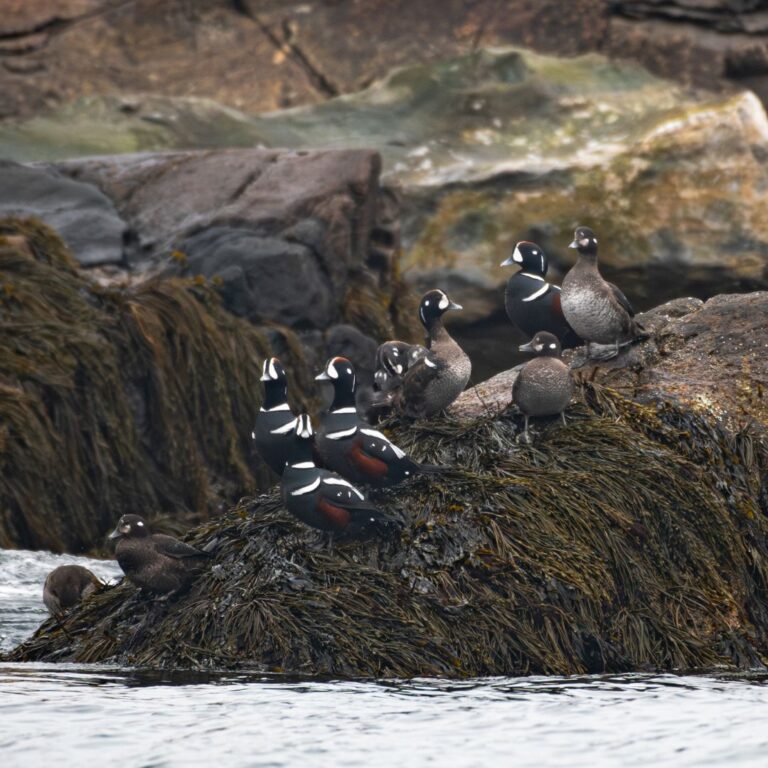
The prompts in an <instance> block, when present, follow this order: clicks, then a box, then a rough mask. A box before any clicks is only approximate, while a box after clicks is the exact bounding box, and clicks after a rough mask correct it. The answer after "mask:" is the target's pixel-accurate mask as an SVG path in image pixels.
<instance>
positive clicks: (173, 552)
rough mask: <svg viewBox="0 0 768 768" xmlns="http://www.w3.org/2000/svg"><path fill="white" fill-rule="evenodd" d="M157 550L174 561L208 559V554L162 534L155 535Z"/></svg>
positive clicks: (154, 542)
mask: <svg viewBox="0 0 768 768" xmlns="http://www.w3.org/2000/svg"><path fill="white" fill-rule="evenodd" d="M152 538H153V542H152V543H153V544H154V545H155V550H156V551H157V552H159V553H160V554H161V555H165V556H166V557H172V558H173V559H174V560H183V559H185V558H187V557H206V556H208V553H207V552H203V551H202V550H200V549H197V548H195V547H193V546H191V545H190V544H185V543H184V542H183V541H179V540H178V539H174V538H173V536H165V535H164V534H162V533H158V534H155V535H154V536H153V537H152Z"/></svg>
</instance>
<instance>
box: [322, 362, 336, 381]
mask: <svg viewBox="0 0 768 768" xmlns="http://www.w3.org/2000/svg"><path fill="white" fill-rule="evenodd" d="M325 372H326V374H327V375H328V377H329V378H331V379H338V378H339V374H338V372H337V371H336V366H335V365H334V364H333V363H328V367H327V368H326V369H325Z"/></svg>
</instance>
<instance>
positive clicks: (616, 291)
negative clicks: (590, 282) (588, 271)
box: [606, 280, 635, 317]
mask: <svg viewBox="0 0 768 768" xmlns="http://www.w3.org/2000/svg"><path fill="white" fill-rule="evenodd" d="M606 282H608V281H607V280H606ZM608 287H609V288H610V289H611V291H612V292H613V297H614V298H615V299H616V301H618V302H619V304H620V305H621V306H622V307H623V308H624V309H625V310H626V311H627V314H628V315H629V316H630V317H634V316H635V308H634V307H633V306H632V304H631V303H630V301H629V299H628V298H627V297H626V296H625V295H624V294H623V293H622V291H621V289H620V288H619V287H618V286H617V285H614V284H613V283H608Z"/></svg>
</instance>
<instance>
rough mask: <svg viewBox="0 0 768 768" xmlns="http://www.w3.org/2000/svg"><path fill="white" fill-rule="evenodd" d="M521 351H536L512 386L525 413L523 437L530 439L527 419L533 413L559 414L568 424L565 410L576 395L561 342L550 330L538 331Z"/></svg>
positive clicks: (527, 440) (519, 406) (515, 401)
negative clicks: (562, 354) (562, 357)
mask: <svg viewBox="0 0 768 768" xmlns="http://www.w3.org/2000/svg"><path fill="white" fill-rule="evenodd" d="M520 351H521V352H533V353H535V354H536V357H535V358H534V359H533V360H529V361H528V362H527V363H526V364H525V365H524V366H523V367H522V368H521V370H520V373H519V374H518V375H517V378H516V379H515V383H514V384H513V385H512V401H513V402H514V403H515V404H516V405H517V407H518V408H519V409H520V410H521V411H522V412H523V415H524V416H525V431H524V432H523V440H525V442H530V441H531V436H530V434H529V433H528V419H529V418H530V417H531V416H556V415H557V414H558V413H559V414H560V416H561V418H562V419H563V424H565V409H566V407H567V406H568V403H569V402H570V401H571V396H572V395H573V381H572V379H571V371H570V369H569V368H568V366H567V365H566V364H565V363H564V362H563V361H562V360H561V359H560V342H559V341H558V339H557V336H555V335H554V334H551V333H546V332H544V331H543V332H541V333H537V334H536V335H535V336H534V337H533V339H531V341H529V342H528V343H527V344H523V345H522V346H521V347H520Z"/></svg>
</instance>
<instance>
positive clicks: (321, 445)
mask: <svg viewBox="0 0 768 768" xmlns="http://www.w3.org/2000/svg"><path fill="white" fill-rule="evenodd" d="M316 378H317V379H318V380H319V381H330V382H331V383H332V384H333V391H334V396H333V403H332V404H331V406H330V408H329V409H328V410H327V411H326V412H325V413H324V414H323V415H322V419H321V424H320V428H319V429H318V432H317V435H316V436H315V447H316V450H317V453H318V454H319V456H320V458H321V459H322V463H323V465H324V466H326V467H328V469H331V470H333V471H334V472H338V473H339V474H340V475H341V476H342V477H345V478H346V479H347V480H351V481H352V482H354V483H367V484H368V485H375V486H379V487H383V486H388V485H396V484H397V483H401V482H403V481H404V480H408V479H409V478H412V477H414V476H415V475H417V474H419V473H422V472H435V471H439V468H438V467H432V466H430V465H423V464H419V463H418V462H417V461H414V460H413V459H411V458H410V457H409V456H408V455H407V454H406V453H405V451H403V450H401V449H400V448H398V447H397V446H396V445H395V444H394V443H393V442H392V441H391V440H389V438H387V437H386V436H385V435H384V434H382V433H381V432H379V431H378V430H375V429H373V428H372V427H371V426H370V425H369V424H368V423H366V422H364V421H363V420H362V419H360V418H359V417H358V415H357V410H356V408H355V382H356V379H355V369H354V366H353V365H352V363H351V362H350V361H349V360H348V359H347V358H346V357H333V358H331V359H330V360H329V361H328V363H327V364H326V367H325V369H324V370H323V372H322V373H321V374H319V375H318V376H317V377H316Z"/></svg>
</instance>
